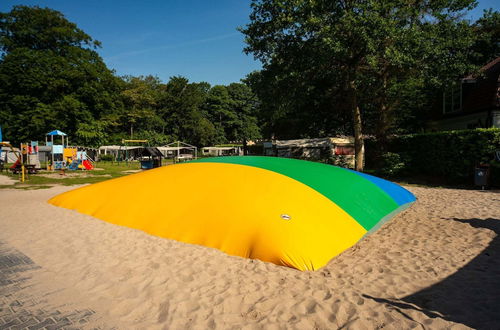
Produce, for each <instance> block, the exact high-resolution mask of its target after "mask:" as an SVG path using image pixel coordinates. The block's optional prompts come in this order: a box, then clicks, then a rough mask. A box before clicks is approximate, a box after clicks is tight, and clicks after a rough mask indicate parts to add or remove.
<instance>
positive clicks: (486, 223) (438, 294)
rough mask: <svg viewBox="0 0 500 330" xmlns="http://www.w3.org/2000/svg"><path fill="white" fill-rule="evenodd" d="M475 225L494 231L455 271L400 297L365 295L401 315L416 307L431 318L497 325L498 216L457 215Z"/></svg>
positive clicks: (499, 272) (499, 319) (499, 290)
mask: <svg viewBox="0 0 500 330" xmlns="http://www.w3.org/2000/svg"><path fill="white" fill-rule="evenodd" d="M450 220H453V221H458V222H462V223H467V224H469V225H471V226H472V227H475V228H486V229H489V230H492V231H494V232H495V233H496V237H495V238H494V239H493V241H491V243H490V244H489V246H488V247H487V248H486V249H484V250H483V251H482V252H481V253H480V254H478V255H477V256H476V257H475V258H474V259H472V260H471V261H470V262H469V263H468V264H466V265H465V266H464V267H462V268H460V269H459V270H458V271H457V272H456V273H454V274H452V275H450V276H449V277H447V278H445V279H444V280H442V281H441V282H438V283H436V284H434V285H432V286H430V287H428V288H426V289H423V290H421V291H419V292H416V293H414V294H412V295H409V296H406V297H404V298H402V299H398V300H394V299H385V298H376V297H371V296H368V295H364V296H365V298H369V299H373V300H375V301H377V302H379V303H385V304H388V305H389V306H390V307H391V308H393V309H394V310H396V311H397V312H399V313H400V314H402V315H403V316H404V317H406V318H408V319H410V320H413V319H412V318H411V317H410V316H409V315H408V314H407V313H405V310H406V311H408V310H416V311H419V312H422V313H424V314H426V315H427V316H428V317H430V318H435V317H440V318H443V319H445V320H448V321H452V322H457V323H462V324H465V325H466V326H469V327H471V328H476V329H500V219H493V218H488V219H457V218H452V219H450Z"/></svg>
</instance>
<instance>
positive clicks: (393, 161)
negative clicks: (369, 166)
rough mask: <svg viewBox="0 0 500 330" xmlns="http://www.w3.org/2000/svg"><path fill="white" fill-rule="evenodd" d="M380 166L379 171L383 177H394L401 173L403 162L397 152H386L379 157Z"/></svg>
mask: <svg viewBox="0 0 500 330" xmlns="http://www.w3.org/2000/svg"><path fill="white" fill-rule="evenodd" d="M381 164H382V167H381V168H380V169H379V171H378V172H379V173H380V174H381V175H382V176H385V177H394V176H397V175H399V174H400V173H401V171H402V170H403V168H404V166H405V164H404V163H403V162H402V161H401V157H400V156H399V154H397V153H394V152H386V153H384V154H382V157H381Z"/></svg>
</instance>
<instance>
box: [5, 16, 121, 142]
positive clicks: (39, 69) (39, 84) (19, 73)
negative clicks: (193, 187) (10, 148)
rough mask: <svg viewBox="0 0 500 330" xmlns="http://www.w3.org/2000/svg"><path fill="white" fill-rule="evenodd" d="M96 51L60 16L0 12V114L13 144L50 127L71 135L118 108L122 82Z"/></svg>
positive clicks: (92, 42)
mask: <svg viewBox="0 0 500 330" xmlns="http://www.w3.org/2000/svg"><path fill="white" fill-rule="evenodd" d="M99 46H100V43H99V42H98V41H96V40H93V39H92V38H91V37H90V36H89V35H87V34H86V33H85V32H83V31H82V30H81V29H79V28H78V27H77V26H76V25H75V24H74V23H72V22H69V21H68V20H67V19H66V18H65V17H64V16H63V15H62V14H61V13H60V12H58V11H55V10H52V9H48V8H39V7H27V6H15V7H13V9H12V10H11V11H10V12H8V13H0V53H1V57H0V109H1V111H2V114H4V115H5V117H4V118H6V119H5V120H6V121H5V123H4V126H5V130H6V131H7V132H8V136H9V139H11V141H13V142H16V143H17V142H21V141H26V140H28V139H36V138H38V139H43V136H44V135H45V134H46V133H47V131H48V130H50V129H53V128H58V129H61V130H63V131H65V132H66V133H68V134H70V135H73V134H75V133H76V131H77V130H78V126H79V124H82V123H88V124H92V123H93V122H94V121H95V120H99V119H101V116H104V115H109V114H112V113H114V112H116V111H117V109H119V108H120V107H121V102H120V100H119V90H120V86H121V85H120V81H119V79H118V78H116V77H115V76H114V75H113V72H112V71H110V70H109V69H108V68H107V67H106V65H105V64H104V62H103V61H102V59H101V58H100V57H99V55H98V54H97V52H96V51H95V49H96V48H97V47H99ZM76 142H78V141H76Z"/></svg>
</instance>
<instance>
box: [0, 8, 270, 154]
mask: <svg viewBox="0 0 500 330" xmlns="http://www.w3.org/2000/svg"><path fill="white" fill-rule="evenodd" d="M100 46H101V43H100V42H99V41H97V40H94V39H93V38H92V37H91V36H89V35H88V34H86V33H85V32H84V31H82V30H81V29H80V28H78V27H77V25H76V24H74V23H72V22H70V21H68V20H67V19H66V18H65V17H64V15H63V14H62V13H60V12H58V11H55V10H52V9H49V8H40V7H28V6H15V7H13V9H12V10H11V11H10V12H7V13H0V52H1V53H0V56H1V57H0V116H1V118H2V122H1V125H2V126H3V129H4V135H5V137H6V138H8V139H9V140H11V141H12V142H15V143H18V142H21V141H28V140H31V139H43V138H44V135H45V134H46V133H47V132H48V131H50V130H52V129H56V128H57V129H60V130H62V131H64V132H66V133H68V134H69V135H70V136H72V141H74V142H75V143H81V144H85V145H87V146H98V145H101V144H104V143H117V142H119V141H120V140H121V139H123V138H130V137H135V138H145V139H148V140H150V141H151V143H153V144H165V143H168V142H171V141H173V140H174V139H181V140H184V141H187V142H189V143H192V144H197V145H200V146H203V145H209V144H213V143H224V142H227V141H232V140H242V139H252V138H258V137H260V136H261V135H260V129H259V127H258V126H257V119H256V109H257V106H258V103H257V101H256V99H255V96H254V94H253V93H252V91H251V90H250V88H249V87H248V86H246V85H244V84H241V83H234V84H231V85H229V86H214V87H211V86H210V85H209V84H208V83H190V82H189V81H188V80H187V79H186V78H184V77H172V78H171V79H170V80H169V81H168V82H166V83H163V82H162V81H160V80H159V79H158V78H157V77H153V76H147V77H129V76H126V77H117V76H116V75H115V73H114V72H113V71H112V70H110V69H108V68H107V66H106V64H105V63H104V62H103V60H102V58H101V57H100V56H99V54H98V53H97V50H98V48H99V47H100ZM221 95H225V96H224V97H220V96H221Z"/></svg>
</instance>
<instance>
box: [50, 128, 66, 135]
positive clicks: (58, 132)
mask: <svg viewBox="0 0 500 330" xmlns="http://www.w3.org/2000/svg"><path fill="white" fill-rule="evenodd" d="M47 135H49V136H50V135H57V136H67V134H66V133H64V132H61V131H60V130H58V129H55V130H53V131H52V132H49V133H47Z"/></svg>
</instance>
